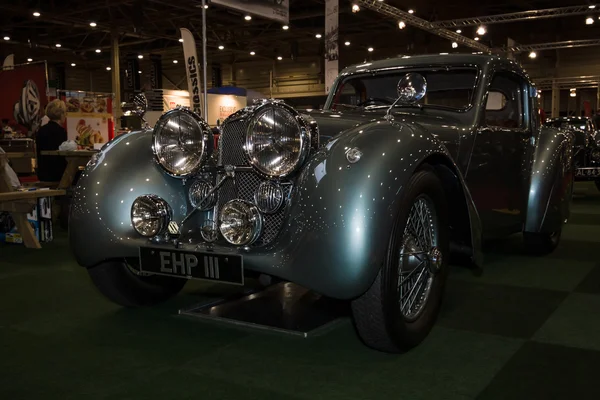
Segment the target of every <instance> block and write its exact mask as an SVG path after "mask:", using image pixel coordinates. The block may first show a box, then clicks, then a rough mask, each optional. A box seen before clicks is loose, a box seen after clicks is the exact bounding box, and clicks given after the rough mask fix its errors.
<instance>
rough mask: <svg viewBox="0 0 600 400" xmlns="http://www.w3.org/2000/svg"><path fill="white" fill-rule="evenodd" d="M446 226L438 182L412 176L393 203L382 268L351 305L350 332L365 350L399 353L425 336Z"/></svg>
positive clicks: (441, 276)
mask: <svg viewBox="0 0 600 400" xmlns="http://www.w3.org/2000/svg"><path fill="white" fill-rule="evenodd" d="M447 221H448V218H447V209H446V199H445V194H444V190H443V188H442V185H441V183H440V181H439V179H438V177H437V176H436V175H435V173H433V172H431V171H429V170H421V171H418V172H417V173H415V174H414V175H413V176H412V177H411V179H410V180H409V182H408V184H407V185H406V187H405V189H404V192H403V194H402V197H401V199H400V201H399V204H398V215H397V218H396V220H395V222H394V227H393V230H392V233H391V236H390V239H389V243H388V250H387V254H386V257H385V261H384V265H383V266H382V268H381V270H380V271H379V274H378V275H377V277H376V279H375V281H374V282H373V284H372V286H371V287H370V288H369V290H368V291H367V292H366V293H365V294H363V295H362V296H361V297H359V298H357V299H356V300H354V301H353V302H352V313H353V316H354V321H355V325H356V329H357V331H358V334H359V336H360V337H361V339H362V340H363V341H364V342H365V344H366V345H367V346H369V347H372V348H374V349H377V350H380V351H385V352H391V353H399V352H404V351H407V350H409V349H411V348H413V347H415V346H416V345H418V344H419V343H421V342H422V341H423V339H425V337H426V336H427V335H428V334H429V331H430V330H431V328H432V327H433V325H434V323H435V320H436V318H437V315H438V312H439V307H440V304H441V300H442V294H443V289H444V284H445V281H446V277H447V272H448V268H447V260H448V255H449V245H448V232H447V229H448V228H447V227H448V222H447Z"/></svg>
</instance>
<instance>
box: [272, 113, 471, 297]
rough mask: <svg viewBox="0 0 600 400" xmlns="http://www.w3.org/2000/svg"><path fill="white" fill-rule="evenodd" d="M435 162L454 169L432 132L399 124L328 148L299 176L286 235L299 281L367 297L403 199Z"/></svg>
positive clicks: (362, 131) (361, 130) (361, 132)
mask: <svg viewBox="0 0 600 400" xmlns="http://www.w3.org/2000/svg"><path fill="white" fill-rule="evenodd" d="M351 148H358V149H359V150H360V151H361V152H362V153H363V155H362V157H361V159H360V161H358V162H357V163H355V164H350V163H349V162H348V161H347V159H346V152H347V150H348V149H351ZM428 158H441V159H444V160H445V161H446V162H447V163H450V164H452V165H453V164H454V163H453V162H452V160H451V158H450V156H449V154H448V152H447V150H446V149H445V147H444V146H443V145H442V144H440V143H439V142H438V141H437V140H436V139H435V138H434V137H433V136H432V135H431V134H429V133H428V132H426V131H424V130H423V129H422V128H420V127H419V126H417V125H408V124H399V123H394V122H392V123H390V122H386V121H374V122H372V123H369V124H365V125H361V126H360V127H357V128H354V129H352V130H349V131H346V132H345V133H344V134H342V135H340V136H337V137H336V138H335V139H333V140H332V141H330V142H329V143H328V144H327V145H325V147H324V148H323V149H322V150H320V151H319V152H318V153H317V154H316V155H315V156H314V157H313V158H312V159H311V160H310V162H309V163H308V165H307V166H306V167H305V168H304V170H303V172H302V174H301V175H300V177H299V180H298V184H297V187H296V191H295V192H294V195H293V198H292V203H293V206H292V208H291V215H290V221H291V222H290V225H289V227H288V228H287V229H286V233H285V234H284V235H283V236H284V237H282V240H284V241H289V242H290V244H289V246H290V248H289V251H287V252H286V253H288V254H291V255H292V256H291V257H290V259H289V262H290V264H292V265H290V266H288V267H286V268H289V273H291V274H293V275H294V281H295V282H297V283H299V284H301V285H307V286H308V287H311V288H314V289H316V290H317V291H320V292H322V293H326V294H327V295H329V296H333V297H337V298H352V297H355V296H358V295H360V294H362V293H364V292H365V291H366V290H367V289H368V288H369V287H370V285H371V284H372V282H373V280H374V279H375V277H376V276H377V273H378V271H379V269H380V268H381V266H382V264H383V262H384V257H385V253H386V249H387V246H388V243H389V237H390V233H391V231H392V225H393V221H394V220H395V218H396V215H397V213H398V202H399V199H400V196H399V194H400V192H401V191H402V190H403V188H404V186H405V185H406V183H407V182H408V180H409V178H410V177H411V175H412V174H413V173H414V172H415V170H416V169H417V168H418V167H419V166H420V165H421V164H422V163H423V162H425V161H426V160H427V159H428ZM455 171H457V168H455ZM463 189H464V190H465V191H467V190H466V187H465V186H464V183H463ZM467 193H468V191H467ZM467 208H468V209H469V211H472V210H474V207H468V206H467ZM471 215H472V216H473V221H474V222H475V224H476V223H477V221H478V219H477V216H476V214H475V215H473V214H471ZM292 221H293V222H292ZM465 223H466V224H468V223H469V221H465ZM475 230H476V231H477V232H480V230H479V229H475ZM475 242H476V244H479V241H478V240H476V241H475ZM307 266H318V267H317V268H311V267H308V268H307ZM315 282H319V284H320V285H321V287H318V288H315Z"/></svg>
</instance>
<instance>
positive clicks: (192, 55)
mask: <svg viewBox="0 0 600 400" xmlns="http://www.w3.org/2000/svg"><path fill="white" fill-rule="evenodd" d="M181 38H182V39H183V57H184V58H185V71H186V73H187V80H188V90H189V93H190V106H191V108H192V110H194V111H195V112H197V113H198V114H200V115H202V101H201V99H202V93H201V91H200V83H201V82H202V80H201V75H200V66H199V63H198V55H197V54H196V41H195V40H194V35H192V32H190V31H189V30H188V29H185V28H181ZM204 117H205V118H206V116H204Z"/></svg>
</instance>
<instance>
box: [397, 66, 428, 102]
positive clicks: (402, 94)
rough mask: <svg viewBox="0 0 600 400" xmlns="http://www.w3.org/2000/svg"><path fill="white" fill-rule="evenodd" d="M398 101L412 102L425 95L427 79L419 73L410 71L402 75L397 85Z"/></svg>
mask: <svg viewBox="0 0 600 400" xmlns="http://www.w3.org/2000/svg"><path fill="white" fill-rule="evenodd" d="M396 90H397V92H398V102H399V103H402V104H414V103H416V102H418V101H419V100H421V99H422V98H423V97H425V94H426V93H427V80H426V79H425V77H424V76H423V75H421V74H417V73H414V72H411V73H409V74H406V75H404V76H403V77H402V78H401V79H400V81H398V86H397V87H396Z"/></svg>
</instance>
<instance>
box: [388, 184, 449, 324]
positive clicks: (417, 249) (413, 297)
mask: <svg viewBox="0 0 600 400" xmlns="http://www.w3.org/2000/svg"><path fill="white" fill-rule="evenodd" d="M436 219H437V218H436V215H435V208H434V205H433V203H432V201H431V199H429V198H428V197H427V196H426V195H420V196H419V197H418V198H417V199H416V200H415V202H414V203H413V205H412V207H411V210H410V213H409V214H408V221H407V223H406V227H405V228H404V237H403V238H402V242H401V243H402V244H401V247H400V252H399V253H400V255H399V262H398V291H399V292H400V299H399V302H400V312H402V315H404V318H405V319H406V320H407V321H414V320H416V319H417V318H418V317H419V315H420V314H421V312H422V311H423V309H424V306H425V304H426V303H427V300H428V299H429V294H430V292H431V286H432V283H433V280H434V278H435V275H436V272H437V270H439V267H440V265H441V261H442V256H441V252H440V250H439V249H438V248H437V247H436V246H437V242H438V239H437V230H436V229H437V223H436Z"/></svg>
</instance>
